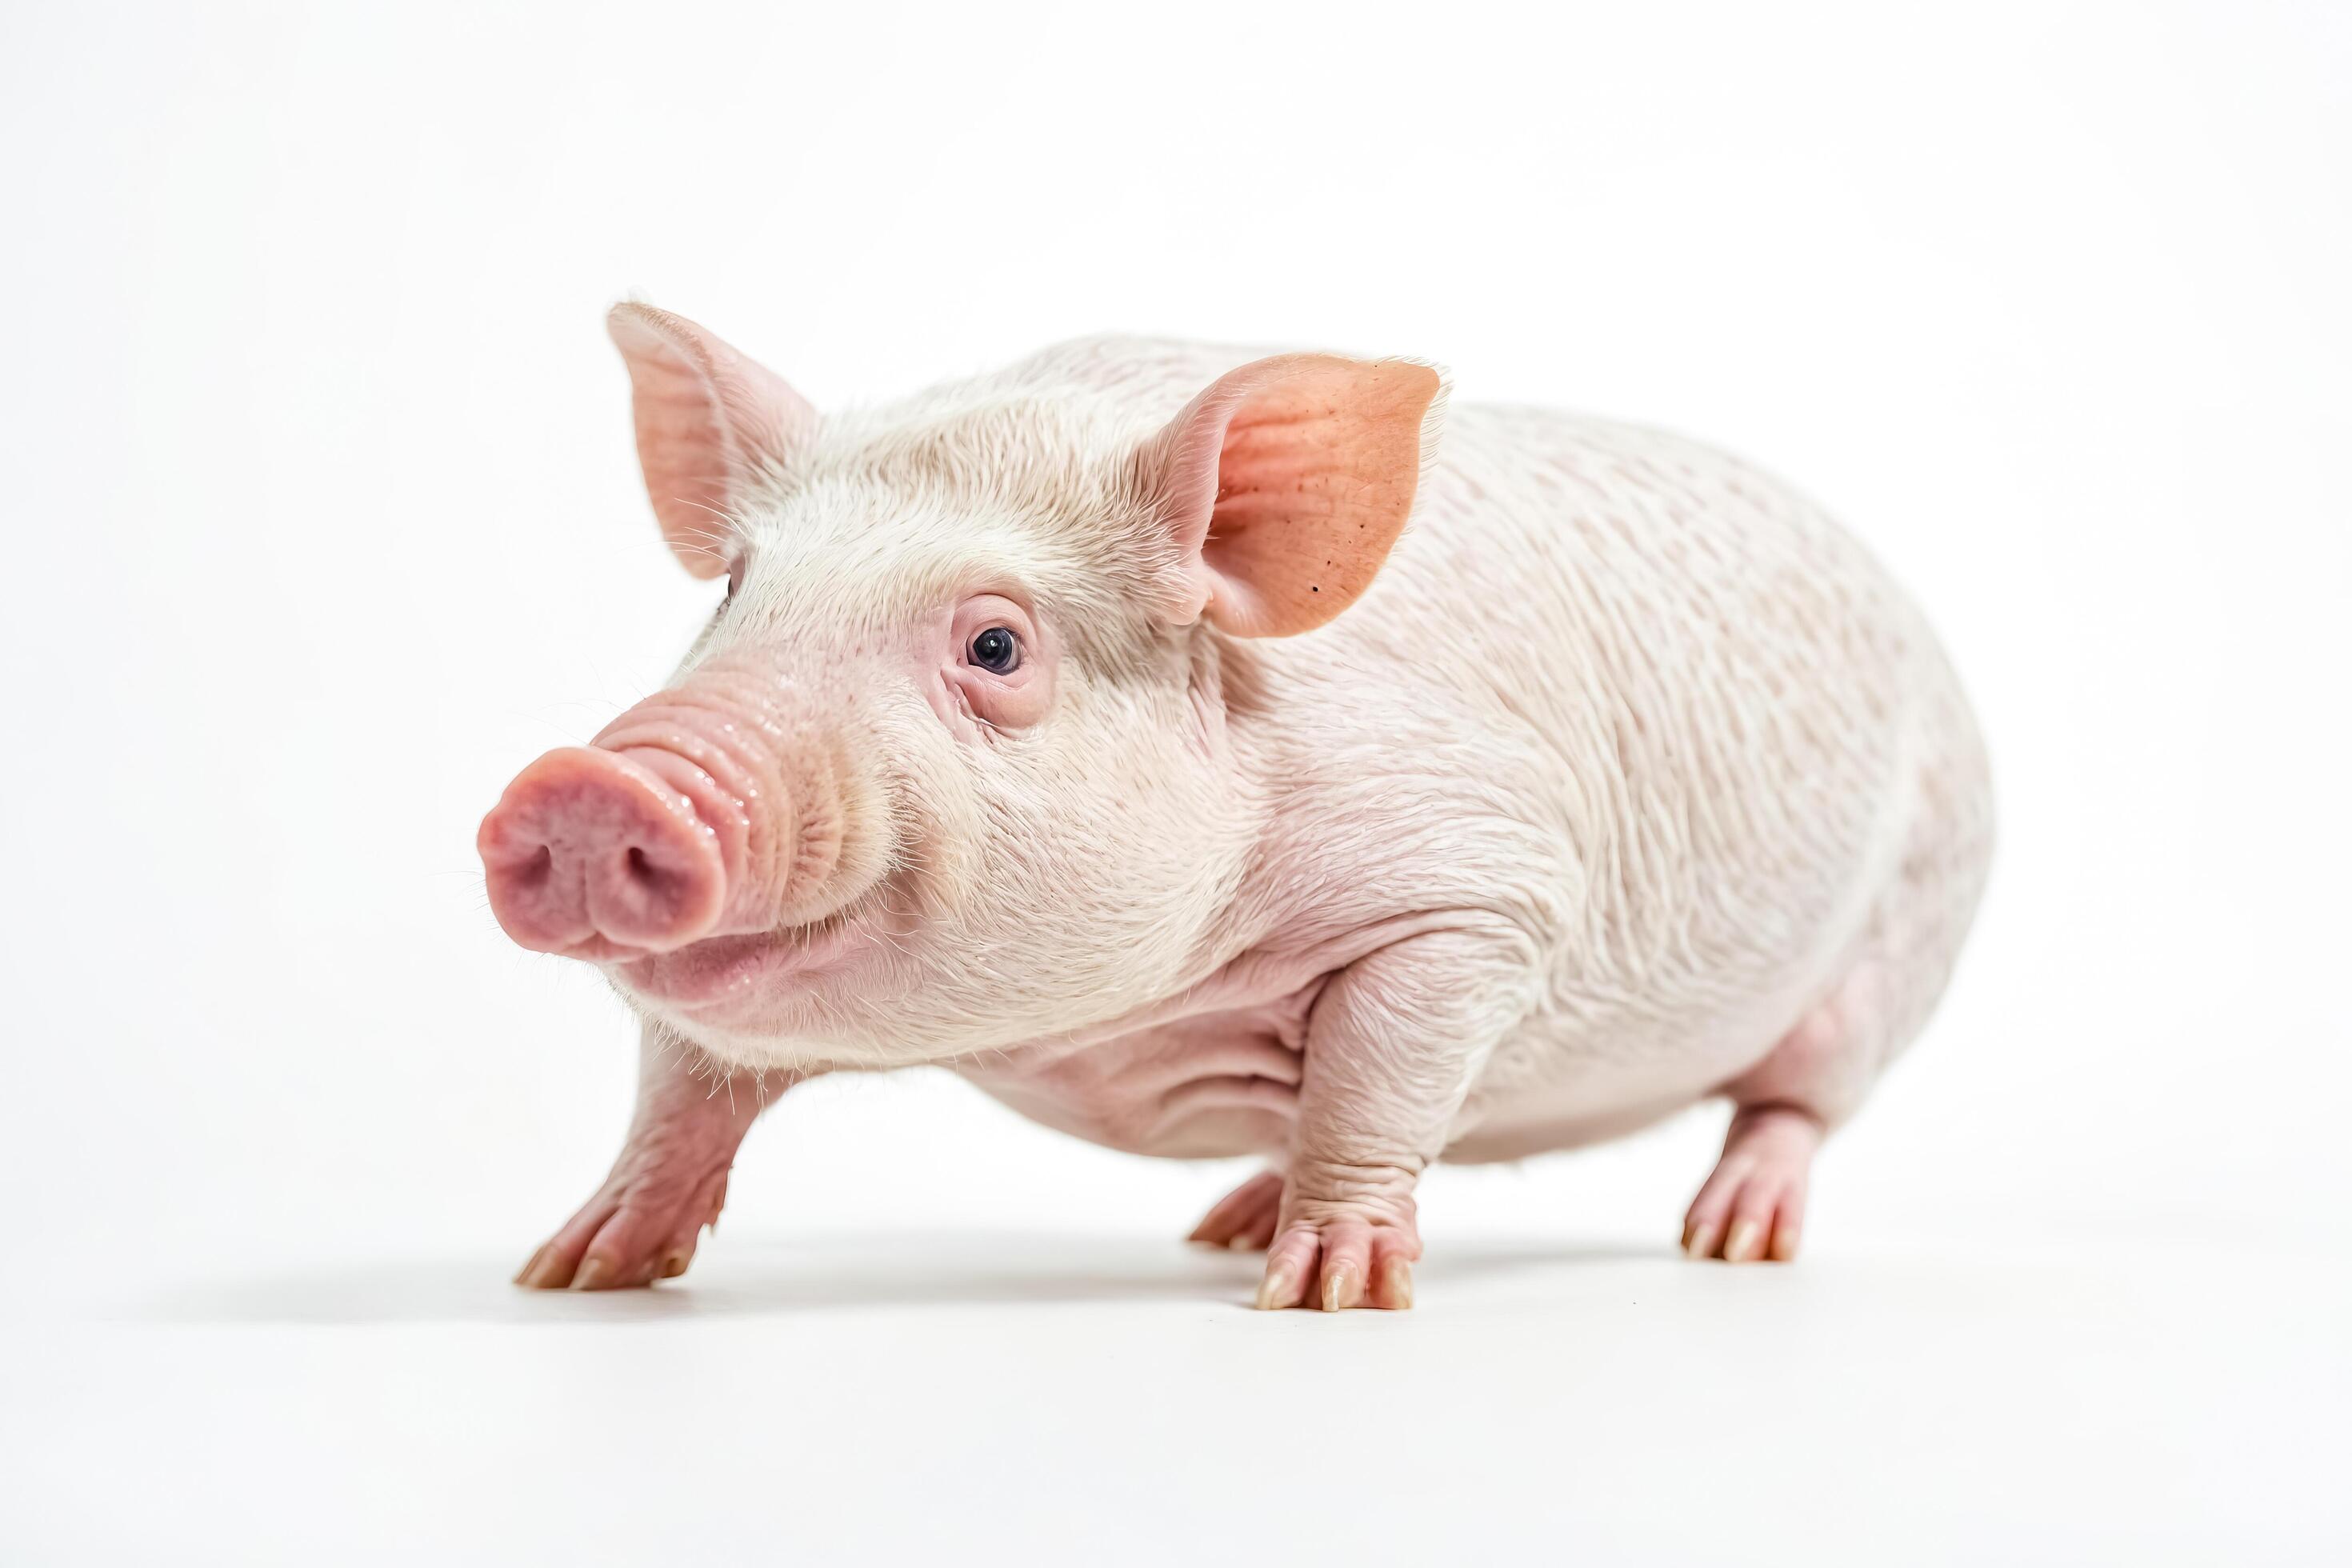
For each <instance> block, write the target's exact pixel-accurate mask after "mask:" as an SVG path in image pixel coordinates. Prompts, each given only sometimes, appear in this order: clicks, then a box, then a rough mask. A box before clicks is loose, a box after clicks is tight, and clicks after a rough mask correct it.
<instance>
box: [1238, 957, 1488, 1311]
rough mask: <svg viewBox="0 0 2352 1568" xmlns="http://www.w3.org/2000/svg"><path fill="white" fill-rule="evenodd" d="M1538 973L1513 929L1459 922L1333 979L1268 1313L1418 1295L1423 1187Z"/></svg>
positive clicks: (1285, 1196)
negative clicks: (1419, 1193) (1417, 1190)
mask: <svg viewBox="0 0 2352 1568" xmlns="http://www.w3.org/2000/svg"><path fill="white" fill-rule="evenodd" d="M1532 975H1533V969H1532V965H1531V963H1530V962H1529V957H1528V950H1527V947H1526V944H1525V943H1524V942H1520V941H1517V940H1515V939H1514V938H1513V936H1512V935H1511V934H1510V933H1509V932H1507V931H1486V930H1484V929H1460V930H1445V931H1432V932H1427V933H1425V934H1422V935H1417V936H1412V937H1408V938H1406V939H1404V940H1402V941H1400V942H1394V943H1392V944H1391V945H1390V946H1387V947H1384V948H1381V949H1380V950H1379V951H1378V952H1373V953H1372V954H1370V956H1369V957H1366V958H1363V959H1360V960H1358V961H1357V962H1356V963H1351V964H1349V966H1348V967H1347V968H1346V969H1344V970H1342V971H1341V972H1340V973H1339V974H1338V975H1336V976H1334V977H1333V979H1332V980H1331V982H1330V984H1328V985H1327V986H1326V987H1325V988H1324V990H1323V994H1321V995H1320V996H1319V997H1318V998H1317V1000H1316V1004H1315V1010H1314V1013H1313V1014H1312V1016H1310V1017H1309V1018H1308V1020H1307V1052H1306V1064H1305V1077H1304V1079H1303V1080H1302V1082H1301V1084H1300V1086H1299V1092H1298V1119H1297V1123H1296V1127H1295V1131H1294V1132H1293V1134H1292V1142H1291V1149H1290V1158H1289V1161H1288V1165H1287V1170H1286V1180H1285V1182H1284V1185H1283V1193H1282V1212H1281V1218H1280V1220H1279V1221H1278V1223H1277V1225H1276V1229H1275V1237H1274V1245H1273V1247H1272V1248H1271V1250H1270V1251H1269V1252H1268V1253H1267V1255H1266V1264H1265V1280H1264V1282H1263V1283H1262V1284H1261V1285H1260V1286H1259V1287H1258V1294H1257V1304H1258V1306H1259V1307H1260V1308H1261V1309H1265V1308H1276V1307H1295V1306H1300V1305H1305V1304H1309V1303H1312V1304H1317V1305H1319V1306H1321V1307H1322V1309H1323V1310H1325V1311H1327V1312H1328V1311H1338V1310H1341V1309H1343V1308H1348V1307H1360V1306H1366V1305H1370V1306H1374V1307H1388V1308H1402V1307H1410V1306H1412V1265H1413V1261H1414V1260H1415V1259H1416V1258H1419V1257H1420V1256H1421V1233H1420V1230H1419V1228H1418V1227H1417V1226H1416V1224H1415V1220H1414V1214H1413V1188H1414V1186H1415V1185H1416V1184H1418V1183H1419V1181H1420V1179H1421V1173H1422V1172H1423V1170H1424V1169H1426V1168H1427V1167H1428V1165H1429V1163H1430V1162H1432V1161H1433V1160H1434V1159H1436V1158H1437V1155H1438V1153H1439V1152H1440V1151H1441V1150H1442V1149H1444V1145H1445V1138H1446V1133H1447V1130H1448V1129H1449V1127H1450V1126H1451V1125H1452V1122H1453V1121H1454V1114H1455V1112H1456V1111H1458V1110H1460V1109H1461V1107H1462V1101H1463V1099H1464V1097H1465V1096H1466V1095H1467V1094H1468V1093H1469V1090H1470V1086H1471V1083H1472V1082H1473V1080H1474V1079H1475V1078H1476V1076H1477V1073H1478V1069H1479V1068H1480V1067H1481V1066H1482V1065H1483V1064H1484V1063H1485V1061H1486V1057H1487V1054H1488V1053H1489V1052H1490V1051H1492V1050H1493V1049H1494V1047H1495V1045H1496V1042H1497V1041H1499V1040H1500V1039H1501V1038H1502V1037H1503V1036H1504V1035H1505V1034H1506V1033H1507V1032H1508V1031H1509V1029H1510V1028H1511V1027H1512V1026H1513V1025H1514V1024H1516V1023H1517V1022H1518V1020H1519V1019H1520V1018H1521V1017H1522V1016H1524V1014H1525V1011H1526V1008H1527V1005H1528V997H1529V995H1530V988H1531V984H1532Z"/></svg>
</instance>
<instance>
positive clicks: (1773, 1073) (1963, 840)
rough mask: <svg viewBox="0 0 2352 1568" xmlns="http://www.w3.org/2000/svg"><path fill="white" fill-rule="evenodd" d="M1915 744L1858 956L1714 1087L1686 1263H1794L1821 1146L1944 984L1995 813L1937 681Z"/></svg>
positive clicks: (1971, 748) (1972, 747)
mask: <svg viewBox="0 0 2352 1568" xmlns="http://www.w3.org/2000/svg"><path fill="white" fill-rule="evenodd" d="M1921 733H1922V734H1923V735H1924V736H1926V737H1927V744H1926V745H1925V747H1924V752H1923V755H1922V761H1921V768H1920V774H1919V784H1918V791H1919V793H1918V810H1917V813H1916V817H1915V819H1914V821H1913V824H1912V826H1911V830H1910V837H1909V840H1908V842H1907V843H1906V846H1905V853H1904V855H1903V858H1902V860H1901V863H1900V865H1899V868H1898V869H1897V873H1896V876H1895V881H1894V885H1893V886H1892V887H1891V888H1890V889H1888V892H1887V895H1886V897H1885V899H1884V900H1882V902H1881V904H1880V905H1879V907H1878V909H1877V910H1875V911H1874V915H1873V918H1872V920H1871V921H1870V924H1869V927H1868V929H1867V931H1865V932H1864V940H1863V942H1862V946H1861V952H1860V953H1859V955H1858V956H1857V957H1856V959H1855V961H1854V963H1853V966H1852V967H1851V968H1849V969H1848V971H1847V972H1846V976H1845V979H1844V980H1843V982H1842V983H1841V984H1838V985H1837V986H1836V987H1835V988H1834V989H1832V991H1831V992H1830V994H1828V995H1827V996H1826V997H1824V998H1823V999H1822V1001H1821V1002H1820V1003H1819V1004H1818V1005H1815V1006H1814V1008H1813V1009H1812V1011H1811V1012H1810V1013H1808V1014H1806V1015H1805V1016H1804V1017H1803V1018H1801V1019H1800V1020H1799V1021H1798V1023H1797V1025H1796V1026H1795V1027H1794V1028H1792V1029H1790V1031H1789V1032H1788V1034H1787V1035H1785V1036H1784V1037H1782V1038H1781V1039H1780V1043H1779V1044H1778V1045H1776V1046H1775V1047H1773V1048H1772V1050H1771V1053H1770V1054H1769V1055H1768V1056H1766V1057H1765V1058H1764V1059H1763V1060H1762V1061H1760V1062H1759V1063H1758V1064H1757V1065H1756V1066H1755V1067H1753V1068H1749V1069H1748V1071H1747V1072H1745V1073H1743V1074H1742V1075H1740V1077H1738V1078H1737V1079H1733V1080H1732V1081H1731V1082H1730V1083H1728V1084H1727V1085H1725V1086H1724V1090H1723V1092H1724V1093H1725V1094H1727V1096H1729V1097H1730V1100H1731V1102H1732V1106H1733V1111H1732V1117H1731V1127H1730V1130H1729V1131H1727V1132H1726V1133H1725V1134H1724V1140H1723V1155H1722V1157H1721V1158H1720V1159H1719V1160H1717V1163H1716V1167H1715V1173H1714V1174H1713V1175H1711V1176H1709V1177H1708V1178H1707V1180H1706V1185H1705V1186H1703V1187H1701V1188H1700V1189H1699V1193H1698V1196H1697V1197H1696V1198H1695V1199H1693V1200H1692V1202H1691V1206H1690V1214H1689V1215H1688V1217H1687V1218H1686V1219H1685V1221H1684V1223H1683V1247H1684V1248H1685V1250H1686V1251H1687V1252H1689V1253H1690V1255H1691V1256H1692V1257H1694V1258H1724V1259H1726V1260H1727V1261H1729V1262H1732V1263H1748V1262H1754V1261H1757V1260H1759V1259H1762V1258H1773V1259H1777V1260H1780V1261H1783V1262H1785V1261H1787V1260H1788V1259H1789V1258H1793V1257H1795V1256H1796V1252H1797V1242H1798V1239H1799V1237H1800V1235H1801V1231H1802V1229H1803V1226H1804V1217H1805V1184H1806V1181H1807V1178H1808V1176H1809V1175H1810V1173H1811V1170H1812V1163H1813V1155H1814V1152H1816V1151H1818V1150H1819V1149H1820V1148H1821V1145H1822V1138H1823V1137H1824V1136H1826V1135H1827V1133H1828V1132H1829V1130H1830V1129H1832V1128H1833V1127H1836V1126H1837V1125H1839V1124H1840V1123H1841V1122H1843V1121H1845V1119H1846V1118H1847V1117H1849V1116H1851V1115H1852V1114H1853V1112H1854V1111H1855V1110H1857V1109H1858V1108H1859V1107H1860V1106H1861V1104H1862V1101H1863V1100H1864V1097H1865V1096H1866V1095H1867V1094H1868V1093H1869V1092H1870V1089H1871V1086H1872V1085H1873V1084H1874V1083H1875V1082H1876V1081H1877V1079H1878V1075H1879V1074H1880V1073H1881V1072H1882V1071H1884V1070H1885V1068H1886V1066H1887V1064H1888V1063H1890V1062H1891V1061H1893V1060H1894V1059H1895V1057H1896V1056H1897V1055H1899V1054H1900V1053H1901V1052H1902V1051H1903V1050H1904V1048H1905V1047H1907V1046H1908V1045H1909V1044H1910V1043H1911V1041H1912V1040H1913V1039H1914V1038H1916V1037H1917V1035H1918V1034H1919V1031H1920V1030H1921V1029H1922V1028H1924V1027H1925V1026H1926V1025H1927V1017H1928V1015H1929V1014H1930V1013H1932V1012H1933V1011H1934V1010H1935V1005H1936V1003H1937V999H1938V998H1939V997H1940V996H1941V995H1942V994H1943V992H1944V988H1945V986H1946V985H1947V984H1948V983H1949V982H1950V980H1951V975H1952V966H1953V964H1954V963H1955V962H1956V961H1957V960H1958V956H1959V952H1960V946H1961V943H1962V942H1963V941H1965V940H1966V938H1967V936H1968V931H1969V924H1970V922H1971V921H1973V920H1974V918H1975V915H1976V908H1977V900H1978V899H1979V897H1980V896H1981V895H1982V893H1983V891H1984V884H1985V872H1986V867H1987V864H1988V862H1989V861H1990V858H1991V854H1992V808H1991V795H1990V783H1989V780H1988V778H1987V776H1986V772H1985V760H1984V750H1983V744H1982V742H1980V741H1979V739H1978V738H1977V733H1976V728H1975V725H1974V723H1973V721H1971V720H1970V719H1969V715H1968V711H1967V705H1966V703H1965V702H1964V701H1963V700H1961V698H1960V696H1959V693H1958V687H1957V686H1956V685H1954V684H1953V683H1952V682H1951V681H1950V679H1949V677H1948V672H1947V674H1946V675H1945V677H1944V678H1943V679H1941V680H1939V681H1938V683H1937V685H1936V687H1935V688H1934V689H1933V691H1932V692H1931V701H1930V706H1929V710H1928V712H1927V716H1926V718H1925V720H1924V721H1923V728H1922V731H1921Z"/></svg>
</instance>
